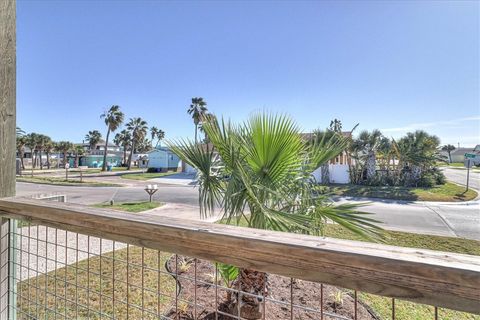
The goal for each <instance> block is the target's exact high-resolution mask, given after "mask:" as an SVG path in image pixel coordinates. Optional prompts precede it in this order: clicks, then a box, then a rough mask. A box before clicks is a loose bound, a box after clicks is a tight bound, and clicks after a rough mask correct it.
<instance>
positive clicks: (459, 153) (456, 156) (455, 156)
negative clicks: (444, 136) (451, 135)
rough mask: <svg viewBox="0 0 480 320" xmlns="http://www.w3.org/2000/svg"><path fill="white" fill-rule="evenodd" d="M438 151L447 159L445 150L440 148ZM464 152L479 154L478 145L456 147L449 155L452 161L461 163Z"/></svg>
mask: <svg viewBox="0 0 480 320" xmlns="http://www.w3.org/2000/svg"><path fill="white" fill-rule="evenodd" d="M440 153H441V154H442V155H443V156H445V157H446V158H447V159H448V152H447V151H444V150H442V151H440ZM465 153H475V154H480V147H479V146H476V147H475V148H457V149H455V150H453V151H451V152H450V155H451V157H452V162H457V163H459V162H461V163H463V162H464V160H465Z"/></svg>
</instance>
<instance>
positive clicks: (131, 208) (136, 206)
mask: <svg viewBox="0 0 480 320" xmlns="http://www.w3.org/2000/svg"><path fill="white" fill-rule="evenodd" d="M161 206H163V203H161V202H155V201H152V202H148V201H144V202H124V203H115V204H114V205H113V206H112V205H110V204H109V203H100V204H96V205H94V207H97V208H107V209H114V210H120V211H127V212H134V213H135V212H142V211H146V210H150V209H154V208H158V207H161Z"/></svg>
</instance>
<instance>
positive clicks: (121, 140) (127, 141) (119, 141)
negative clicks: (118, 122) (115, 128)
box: [114, 129, 132, 165]
mask: <svg viewBox="0 0 480 320" xmlns="http://www.w3.org/2000/svg"><path fill="white" fill-rule="evenodd" d="M114 143H115V144H116V145H117V146H121V147H122V148H123V159H122V164H123V165H125V163H126V162H127V150H128V148H129V147H130V145H131V143H132V135H131V134H130V132H129V131H128V130H126V129H124V130H122V131H120V132H119V133H117V134H116V135H115V138H114Z"/></svg>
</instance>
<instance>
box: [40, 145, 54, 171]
mask: <svg viewBox="0 0 480 320" xmlns="http://www.w3.org/2000/svg"><path fill="white" fill-rule="evenodd" d="M55 146H56V145H55V142H53V141H52V139H49V140H48V141H47V142H46V143H45V145H44V147H43V148H44V151H45V155H46V156H47V169H50V167H51V163H50V155H51V154H52V152H53V150H55Z"/></svg>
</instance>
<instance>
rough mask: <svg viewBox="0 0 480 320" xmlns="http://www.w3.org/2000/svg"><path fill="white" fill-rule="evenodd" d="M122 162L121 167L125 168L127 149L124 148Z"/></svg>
mask: <svg viewBox="0 0 480 320" xmlns="http://www.w3.org/2000/svg"><path fill="white" fill-rule="evenodd" d="M122 162H123V166H125V164H126V163H127V147H126V146H124V147H123V160H122Z"/></svg>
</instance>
